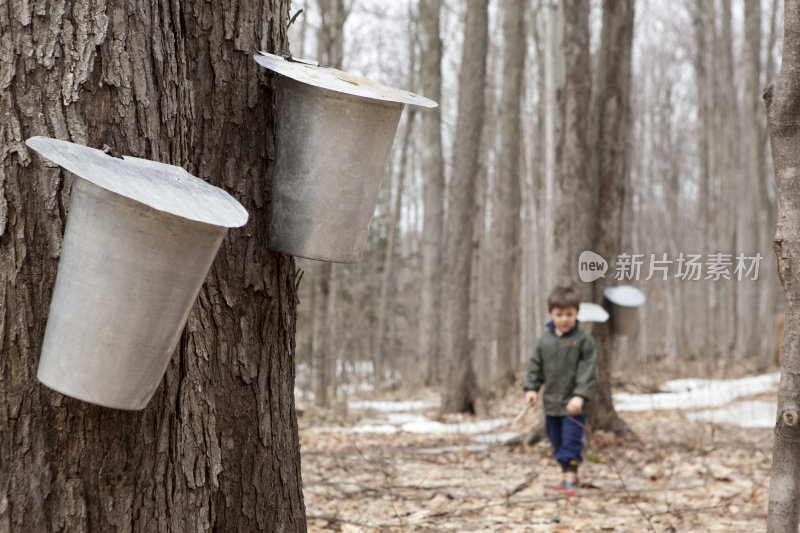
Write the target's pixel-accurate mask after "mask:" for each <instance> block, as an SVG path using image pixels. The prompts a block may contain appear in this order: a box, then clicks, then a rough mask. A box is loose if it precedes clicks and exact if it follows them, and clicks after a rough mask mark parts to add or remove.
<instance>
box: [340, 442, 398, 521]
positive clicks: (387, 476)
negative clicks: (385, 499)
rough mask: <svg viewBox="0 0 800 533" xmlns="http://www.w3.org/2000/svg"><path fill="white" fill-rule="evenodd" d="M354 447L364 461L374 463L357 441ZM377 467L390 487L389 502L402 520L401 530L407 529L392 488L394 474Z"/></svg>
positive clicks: (388, 491) (396, 516)
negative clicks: (357, 444) (391, 481)
mask: <svg viewBox="0 0 800 533" xmlns="http://www.w3.org/2000/svg"><path fill="white" fill-rule="evenodd" d="M353 447H354V448H355V449H356V451H357V452H358V455H360V456H361V458H362V459H364V462H366V463H367V464H369V465H374V463H373V462H372V461H370V460H369V459H367V458H366V456H365V455H364V454H363V453H362V452H361V449H360V448H359V447H358V446H356V445H355V443H354V444H353ZM377 468H378V470H379V471H380V472H381V474H383V479H384V481H385V482H386V486H387V487H389V488H388V490H387V491H386V492H387V493H388V494H389V502H390V503H391V504H392V512H393V513H394V516H395V518H397V521H398V522H400V531H405V530H406V526H405V524H404V523H403V518H402V517H401V516H400V513H398V512H397V506H396V505H395V496H394V493H393V492H392V489H391V487H392V484H391V483H389V480H390V479H392V475H391V473H389V472H387V471H386V470H384V469H383V468H382V467H380V466H378V467H377Z"/></svg>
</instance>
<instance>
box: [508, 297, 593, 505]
mask: <svg viewBox="0 0 800 533" xmlns="http://www.w3.org/2000/svg"><path fill="white" fill-rule="evenodd" d="M579 305H580V295H579V294H578V290H577V289H576V288H575V287H573V286H559V287H556V288H555V289H553V291H552V292H551V293H550V296H549V298H548V299H547V307H548V310H549V312H550V322H548V323H547V330H546V331H545V332H544V333H543V334H542V336H541V337H539V341H538V342H537V343H536V350H535V351H534V353H533V356H531V369H530V371H529V372H528V375H527V376H526V377H525V381H524V382H523V384H522V388H523V389H524V390H525V401H526V402H527V403H528V405H536V402H537V401H538V400H539V393H538V390H539V388H540V387H541V386H542V385H543V384H544V385H545V389H544V394H543V401H544V412H545V424H546V428H547V438H548V439H550V443H551V444H552V445H553V454H554V455H555V458H556V461H558V463H559V464H560V465H561V469H562V471H563V472H564V483H563V485H561V486H559V487H557V488H558V489H559V490H561V489H562V488H563V490H564V493H565V494H567V495H568V496H572V495H573V494H575V493H576V492H577V491H578V488H579V482H578V465H580V463H581V450H582V449H583V428H584V427H585V426H586V416H587V415H588V414H589V413H590V412H591V407H592V398H593V397H594V385H595V382H596V380H597V377H596V375H595V372H596V370H595V366H596V362H597V346H596V343H595V340H594V338H593V337H592V336H591V335H590V334H589V333H587V332H586V331H584V330H582V329H581V328H580V327H579V326H578V306H579Z"/></svg>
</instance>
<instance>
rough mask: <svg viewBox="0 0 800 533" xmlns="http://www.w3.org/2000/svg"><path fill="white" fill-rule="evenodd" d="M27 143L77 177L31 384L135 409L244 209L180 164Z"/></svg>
mask: <svg viewBox="0 0 800 533" xmlns="http://www.w3.org/2000/svg"><path fill="white" fill-rule="evenodd" d="M26 143H27V144H28V146H30V147H31V148H33V149H34V150H36V151H37V152H39V153H41V154H42V155H43V156H44V157H46V158H48V159H50V160H51V161H53V162H55V163H58V164H59V165H61V166H63V167H64V168H66V169H67V170H70V171H71V172H73V173H75V174H76V175H77V176H78V177H77V179H76V180H75V181H74V184H73V186H72V196H71V197H70V208H69V216H68V217H67V224H66V230H65V232H64V242H63V247H62V252H61V259H60V260H59V265H58V273H57V276H56V283H55V288H54V290H53V298H52V301H51V303H50V312H49V315H48V318H47V327H46V330H45V336H44V341H43V345H42V353H41V357H40V361H39V371H38V376H37V377H38V379H39V381H41V382H42V383H44V384H45V385H47V386H48V387H50V388H52V389H55V390H57V391H58V392H61V393H63V394H66V395H68V396H72V397H74V398H78V399H80V400H84V401H87V402H91V403H95V404H99V405H103V406H106V407H114V408H117V409H142V408H144V407H145V405H146V404H147V402H148V401H149V400H150V398H151V397H152V395H153V393H154V392H155V390H156V388H157V387H158V384H159V382H160V381H161V377H162V376H163V374H164V371H165V370H166V368H167V365H168V364H169V359H170V357H171V355H172V352H173V351H174V349H175V346H176V345H177V343H178V340H179V338H180V334H181V331H182V330H183V327H184V325H185V324H186V320H187V318H188V316H189V312H190V311H191V308H192V305H193V303H194V301H195V298H196V297H197V293H198V292H199V290H200V287H201V286H202V284H203V281H204V280H205V278H206V274H207V273H208V270H209V268H210V267H211V263H212V262H213V260H214V256H215V255H216V253H217V250H218V248H219V245H220V243H221V242H222V238H223V237H224V236H225V233H226V231H227V228H228V227H236V226H241V225H243V224H244V223H245V222H246V221H247V212H246V211H245V210H244V208H243V207H242V206H241V205H240V204H239V202H237V201H236V200H234V199H233V198H232V197H231V196H229V195H228V194H227V193H226V192H224V191H222V190H221V189H218V188H217V187H214V186H212V185H209V184H208V183H206V182H204V181H202V180H200V179H198V178H195V177H194V176H192V175H191V174H189V173H187V172H186V171H185V170H183V169H182V168H180V167H175V166H172V165H165V164H162V163H156V162H153V161H148V160H144V159H138V158H134V157H129V156H125V157H124V159H118V158H116V157H111V156H109V155H106V154H105V153H104V152H102V151H100V150H95V149H93V148H88V147H86V146H81V145H77V144H73V143H68V142H65V141H58V140H54V139H47V138H43V137H33V138H31V139H28V141H26Z"/></svg>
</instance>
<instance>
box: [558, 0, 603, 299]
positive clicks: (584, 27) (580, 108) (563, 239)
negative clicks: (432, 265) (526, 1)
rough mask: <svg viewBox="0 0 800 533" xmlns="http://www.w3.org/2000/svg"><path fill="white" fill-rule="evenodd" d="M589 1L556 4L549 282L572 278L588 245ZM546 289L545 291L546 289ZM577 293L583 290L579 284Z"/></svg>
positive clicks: (591, 189)
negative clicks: (551, 246) (552, 197)
mask: <svg viewBox="0 0 800 533" xmlns="http://www.w3.org/2000/svg"><path fill="white" fill-rule="evenodd" d="M589 11H590V4H589V2H585V1H584V0H567V1H564V2H559V4H558V12H557V14H556V16H557V21H558V22H557V26H556V27H557V40H556V42H557V48H556V61H555V66H554V67H555V72H554V76H555V84H556V102H555V105H556V111H555V114H554V118H555V135H556V138H555V182H556V183H555V185H556V186H555V194H554V198H555V207H554V208H553V218H554V223H553V226H552V231H553V243H554V278H555V279H554V281H555V284H557V285H565V284H569V283H572V282H574V281H575V279H576V278H577V269H576V265H577V264H578V256H579V255H580V253H581V252H582V251H584V250H591V249H592V236H593V235H592V228H594V224H595V220H594V215H595V214H596V213H595V207H594V206H595V203H596V200H595V198H596V195H597V186H596V182H595V180H594V176H592V175H591V174H590V162H591V158H592V156H591V150H592V149H593V148H594V147H592V146H590V145H589V124H590V108H591V99H592V65H591V57H590V51H589ZM548 291H549V289H548ZM581 292H582V296H583V297H584V298H587V297H588V290H586V289H585V288H584V287H581Z"/></svg>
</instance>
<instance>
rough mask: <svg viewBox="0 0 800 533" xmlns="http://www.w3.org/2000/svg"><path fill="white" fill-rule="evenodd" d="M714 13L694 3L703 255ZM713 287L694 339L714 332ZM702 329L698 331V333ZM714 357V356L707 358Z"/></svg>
mask: <svg viewBox="0 0 800 533" xmlns="http://www.w3.org/2000/svg"><path fill="white" fill-rule="evenodd" d="M709 9H711V10H712V11H713V10H714V4H713V3H709V2H707V1H706V0H695V1H694V12H693V20H692V22H693V26H694V33H695V44H696V46H697V51H696V55H695V58H694V70H695V77H696V80H697V101H698V105H699V111H698V115H699V116H698V120H699V122H700V128H699V131H698V147H697V149H698V152H699V155H700V185H699V187H700V191H699V198H698V203H697V210H698V216H697V219H698V220H700V221H701V224H700V232H701V239H700V245H701V250H703V253H708V251H709V250H711V248H712V246H714V245H715V244H716V243H714V240H713V235H714V231H713V222H714V218H713V214H714V209H715V205H714V202H713V197H714V191H713V187H712V172H713V170H712V165H713V161H712V156H711V139H713V138H714V136H713V134H712V132H713V125H712V122H713V116H712V113H713V109H712V106H713V103H712V101H711V98H712V97H713V79H712V76H713V73H712V72H711V67H712V65H713V43H714V34H715V30H714V22H713V18H712V15H711V14H710V13H709V12H708V10H709ZM712 289H713V287H711V286H709V284H708V283H704V284H703V285H702V287H701V289H700V291H698V292H699V294H697V295H695V296H696V297H698V296H699V297H700V300H699V301H697V302H696V303H695V305H700V306H704V307H705V309H706V310H705V312H703V313H700V317H699V320H697V324H696V326H695V329H694V330H693V332H692V334H693V335H699V333H700V331H705V332H707V333H710V332H711V328H712V323H711V322H712V318H713V309H714V306H715V303H714V301H715V298H714V291H713V290H712ZM697 328H699V330H698V329H697ZM699 338H701V339H708V338H714V337H713V335H708V334H706V335H702V336H701V337H699ZM704 342H705V345H703V346H699V348H700V349H701V350H708V349H710V348H712V346H711V345H709V344H708V342H707V341H704ZM707 355H710V356H713V354H707Z"/></svg>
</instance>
